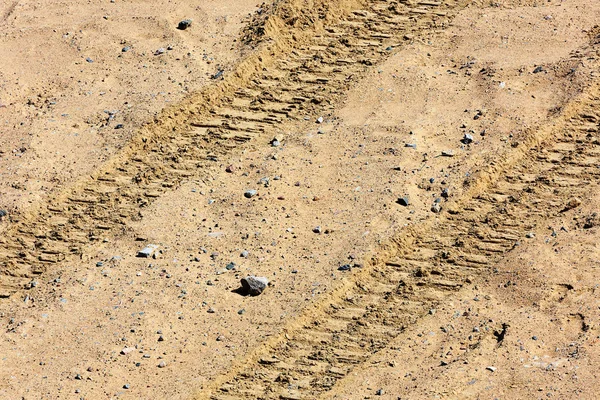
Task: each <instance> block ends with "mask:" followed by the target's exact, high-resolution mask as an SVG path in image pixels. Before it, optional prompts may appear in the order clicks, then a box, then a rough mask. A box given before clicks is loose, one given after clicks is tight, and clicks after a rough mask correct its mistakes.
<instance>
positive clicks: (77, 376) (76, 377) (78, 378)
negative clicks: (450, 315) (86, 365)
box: [75, 374, 83, 381]
mask: <svg viewBox="0 0 600 400" xmlns="http://www.w3.org/2000/svg"><path fill="white" fill-rule="evenodd" d="M75 379H77V380H78V381H80V380H82V379H83V378H82V377H81V375H79V374H77V375H75Z"/></svg>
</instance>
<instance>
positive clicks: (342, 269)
mask: <svg viewBox="0 0 600 400" xmlns="http://www.w3.org/2000/svg"><path fill="white" fill-rule="evenodd" d="M351 269H352V265H350V264H344V265H341V266H339V267H338V271H350V270H351Z"/></svg>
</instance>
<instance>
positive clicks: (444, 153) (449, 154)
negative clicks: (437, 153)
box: [442, 150, 454, 157]
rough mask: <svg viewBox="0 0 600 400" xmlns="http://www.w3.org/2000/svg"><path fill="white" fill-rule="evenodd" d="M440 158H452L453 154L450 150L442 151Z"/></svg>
mask: <svg viewBox="0 0 600 400" xmlns="http://www.w3.org/2000/svg"><path fill="white" fill-rule="evenodd" d="M442 156H444V157H454V152H453V151H452V150H444V151H442Z"/></svg>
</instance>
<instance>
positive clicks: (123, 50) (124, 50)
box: [121, 46, 131, 53]
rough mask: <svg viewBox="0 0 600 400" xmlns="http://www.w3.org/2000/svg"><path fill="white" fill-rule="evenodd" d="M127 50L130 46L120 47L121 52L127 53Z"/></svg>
mask: <svg viewBox="0 0 600 400" xmlns="http://www.w3.org/2000/svg"><path fill="white" fill-rule="evenodd" d="M129 50H131V46H125V47H123V48H122V49H121V51H122V52H123V53H127V52H128V51H129Z"/></svg>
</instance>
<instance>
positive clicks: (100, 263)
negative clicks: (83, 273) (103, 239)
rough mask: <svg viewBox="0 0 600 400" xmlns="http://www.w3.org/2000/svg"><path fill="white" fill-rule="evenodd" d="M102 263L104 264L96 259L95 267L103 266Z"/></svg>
mask: <svg viewBox="0 0 600 400" xmlns="http://www.w3.org/2000/svg"><path fill="white" fill-rule="evenodd" d="M103 265H104V263H103V262H102V261H98V262H97V263H96V267H101V266H103Z"/></svg>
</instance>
